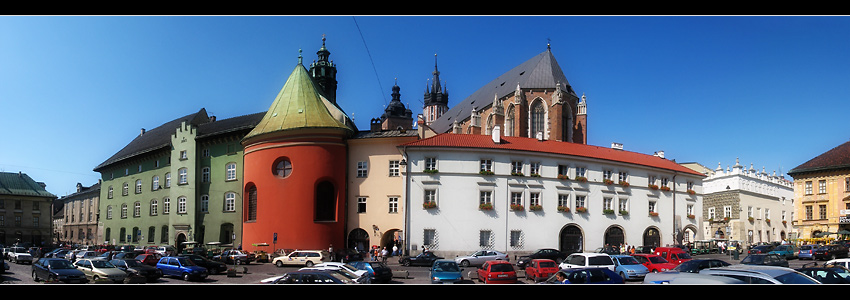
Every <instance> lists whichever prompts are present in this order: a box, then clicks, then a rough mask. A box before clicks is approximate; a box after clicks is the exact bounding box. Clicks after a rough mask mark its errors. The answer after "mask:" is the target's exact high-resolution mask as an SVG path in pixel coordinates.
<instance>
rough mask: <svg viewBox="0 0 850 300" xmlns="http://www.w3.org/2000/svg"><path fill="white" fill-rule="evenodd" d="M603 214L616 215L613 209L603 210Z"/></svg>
mask: <svg viewBox="0 0 850 300" xmlns="http://www.w3.org/2000/svg"><path fill="white" fill-rule="evenodd" d="M602 213H603V214H606V215H613V214H614V210H613V209H603V210H602Z"/></svg>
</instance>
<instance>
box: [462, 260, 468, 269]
mask: <svg viewBox="0 0 850 300" xmlns="http://www.w3.org/2000/svg"><path fill="white" fill-rule="evenodd" d="M460 266H461V267H464V268H466V267H469V261H468V260H465V259H464V260H462V261H461V262H460Z"/></svg>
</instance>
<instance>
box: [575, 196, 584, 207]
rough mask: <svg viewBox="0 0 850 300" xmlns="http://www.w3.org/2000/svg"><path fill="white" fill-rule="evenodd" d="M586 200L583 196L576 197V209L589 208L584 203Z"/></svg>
mask: <svg viewBox="0 0 850 300" xmlns="http://www.w3.org/2000/svg"><path fill="white" fill-rule="evenodd" d="M585 198H586V196H583V195H577V196H576V203H575V205H576V208H579V207H587V206H585V203H584V199H585Z"/></svg>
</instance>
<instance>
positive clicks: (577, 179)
mask: <svg viewBox="0 0 850 300" xmlns="http://www.w3.org/2000/svg"><path fill="white" fill-rule="evenodd" d="M576 181H578V182H587V177H584V176H576Z"/></svg>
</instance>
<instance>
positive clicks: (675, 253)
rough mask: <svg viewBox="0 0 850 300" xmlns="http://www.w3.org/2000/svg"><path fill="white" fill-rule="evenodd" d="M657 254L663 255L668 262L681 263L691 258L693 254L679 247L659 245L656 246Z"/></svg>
mask: <svg viewBox="0 0 850 300" xmlns="http://www.w3.org/2000/svg"><path fill="white" fill-rule="evenodd" d="M655 255H658V256H661V257H663V258H664V259H666V260H667V261H668V262H670V263H672V264H675V265H679V264H681V263H683V262H686V261H689V260H691V259H692V258H691V255H690V254H688V253H687V252H685V250H682V248H678V247H658V248H655Z"/></svg>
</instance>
